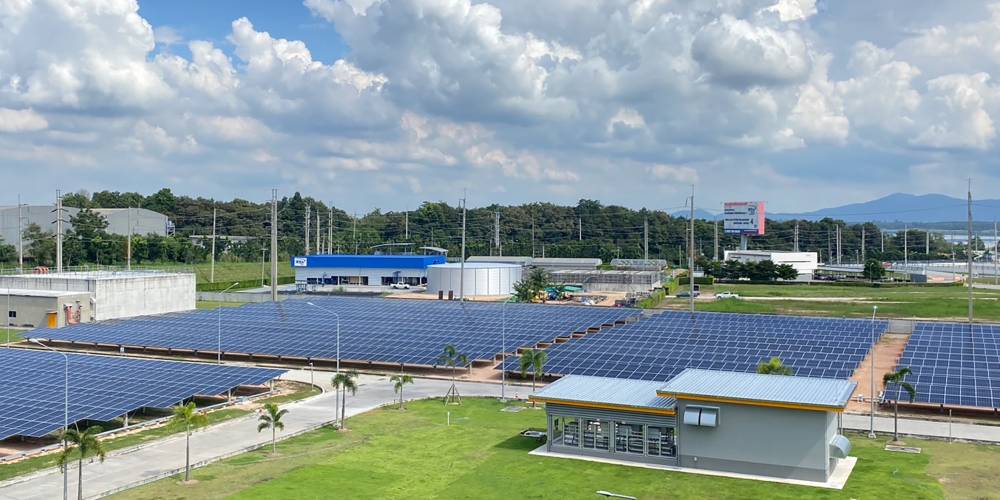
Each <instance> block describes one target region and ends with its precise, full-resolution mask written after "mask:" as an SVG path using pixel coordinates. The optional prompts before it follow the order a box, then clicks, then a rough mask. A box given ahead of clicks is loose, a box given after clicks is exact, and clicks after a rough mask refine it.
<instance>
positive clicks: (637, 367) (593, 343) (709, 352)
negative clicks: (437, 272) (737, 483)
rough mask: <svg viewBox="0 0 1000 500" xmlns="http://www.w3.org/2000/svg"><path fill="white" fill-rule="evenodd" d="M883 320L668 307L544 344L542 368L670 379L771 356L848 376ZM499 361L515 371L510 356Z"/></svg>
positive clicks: (800, 367) (811, 373)
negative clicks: (561, 341)
mask: <svg viewBox="0 0 1000 500" xmlns="http://www.w3.org/2000/svg"><path fill="white" fill-rule="evenodd" d="M887 327H888V322H886V321H870V320H858V319H835V318H813V317H801V316H777V315H762V314H731V313H702V312H699V313H695V314H691V313H689V312H678V311H669V312H664V313H661V314H658V315H656V316H653V317H651V318H646V319H643V320H641V321H638V322H636V323H631V324H628V325H625V326H622V327H619V328H613V329H611V330H609V331H607V332H602V333H600V334H599V335H592V336H587V337H584V338H582V339H578V340H574V341H572V342H568V343H565V344H560V345H556V346H553V347H552V348H551V349H549V350H548V361H547V362H546V363H545V371H546V373H550V374H554V375H590V376H598V377H615V378H628V379H635V380H668V379H670V378H671V377H673V376H675V375H677V374H678V373H680V372H681V371H682V370H684V369H685V368H703V369H709V370H723V371H731V372H754V371H756V369H757V365H758V364H759V363H761V362H762V361H767V360H768V359H770V358H771V357H774V356H777V357H780V358H781V361H782V362H783V363H784V364H785V366H788V367H791V368H792V371H793V373H794V374H795V375H798V376H800V377H821V378H839V379H846V378H850V376H851V375H852V374H853V372H854V370H855V369H856V368H857V367H858V364H859V363H860V362H861V361H862V360H863V359H864V358H865V356H866V355H867V353H868V351H869V350H870V349H871V346H872V341H873V339H875V340H877V339H878V338H880V337H881V336H882V334H883V333H884V332H885V330H886V328H887ZM504 368H505V369H507V370H509V371H518V369H519V368H518V365H517V360H516V359H511V360H508V361H507V363H506V364H505V365H504Z"/></svg>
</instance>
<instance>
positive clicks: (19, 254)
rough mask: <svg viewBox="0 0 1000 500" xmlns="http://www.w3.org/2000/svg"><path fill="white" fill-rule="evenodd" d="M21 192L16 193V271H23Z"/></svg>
mask: <svg viewBox="0 0 1000 500" xmlns="http://www.w3.org/2000/svg"><path fill="white" fill-rule="evenodd" d="M21 208H22V206H21V194H20V193H18V195H17V272H19V273H23V272H24V229H23V228H22V227H21V222H22V221H23V220H24V216H22V215H21Z"/></svg>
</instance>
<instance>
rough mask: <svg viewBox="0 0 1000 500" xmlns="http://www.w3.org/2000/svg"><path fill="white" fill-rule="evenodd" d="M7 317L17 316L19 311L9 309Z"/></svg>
mask: <svg viewBox="0 0 1000 500" xmlns="http://www.w3.org/2000/svg"><path fill="white" fill-rule="evenodd" d="M7 317H8V318H16V317H17V311H7Z"/></svg>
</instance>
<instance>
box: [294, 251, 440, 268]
mask: <svg viewBox="0 0 1000 500" xmlns="http://www.w3.org/2000/svg"><path fill="white" fill-rule="evenodd" d="M444 262H445V256H444V255H339V254H338V255H308V256H304V257H303V256H299V257H292V267H293V268H302V267H306V268H308V267H312V268H317V267H320V268H327V267H330V268H333V267H346V268H379V269H386V268H388V269H426V268H427V266H429V265H432V264H443V263H444Z"/></svg>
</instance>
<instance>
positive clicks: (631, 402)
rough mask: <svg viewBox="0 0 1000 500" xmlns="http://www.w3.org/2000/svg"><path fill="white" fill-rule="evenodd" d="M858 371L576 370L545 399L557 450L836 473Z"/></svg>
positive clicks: (823, 475) (809, 476)
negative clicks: (618, 373)
mask: <svg viewBox="0 0 1000 500" xmlns="http://www.w3.org/2000/svg"><path fill="white" fill-rule="evenodd" d="M855 386H856V383H855V382H852V381H849V380H835V379H820V378H809V377H792V376H781V375H759V374H755V373H736V372H723V371H714V370H699V369H690V368H689V369H686V370H684V371H683V372H681V373H680V374H678V375H677V376H676V377H674V378H673V379H671V380H669V381H668V382H666V383H664V382H655V381H640V380H625V379H613V378H603V377H586V376H578V375H571V376H567V377H563V378H561V379H559V380H558V381H556V382H554V383H552V384H550V385H549V386H546V387H545V388H544V389H542V390H541V391H539V392H538V393H537V394H535V395H533V396H531V399H532V400H534V401H541V402H544V403H545V406H546V414H547V417H548V437H549V440H548V442H547V445H546V446H547V448H546V449H547V450H548V451H551V452H558V453H562V454H569V455H585V456H598V457H605V458H611V459H616V460H626V461H634V462H642V463H650V464H659V465H668V466H678V467H681V468H689V469H705V470H712V471H722V472H732V473H740V474H750V475H757V476H769V477H777V478H787V479H797V480H803V481H813V482H820V483H822V482H826V481H828V480H829V479H830V477H831V475H832V474H833V473H834V471H835V470H836V469H837V468H838V465H839V464H840V459H844V458H847V456H848V453H850V449H851V446H850V442H849V441H848V440H847V438H845V437H844V436H842V435H840V434H839V433H838V413H840V412H842V411H843V410H844V408H845V407H846V406H847V401H848V399H849V398H850V395H851V393H852V392H853V390H854V387H855Z"/></svg>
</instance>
